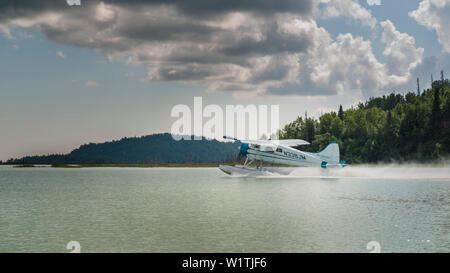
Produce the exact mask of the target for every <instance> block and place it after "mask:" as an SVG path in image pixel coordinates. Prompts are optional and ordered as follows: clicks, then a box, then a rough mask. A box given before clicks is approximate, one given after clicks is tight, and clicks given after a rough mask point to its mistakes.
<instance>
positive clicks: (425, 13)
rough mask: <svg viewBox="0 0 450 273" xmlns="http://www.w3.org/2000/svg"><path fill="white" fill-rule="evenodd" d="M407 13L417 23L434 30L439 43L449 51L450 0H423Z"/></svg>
mask: <svg viewBox="0 0 450 273" xmlns="http://www.w3.org/2000/svg"><path fill="white" fill-rule="evenodd" d="M408 14H409V16H410V17H412V18H414V19H415V20H416V21H417V22H418V23H419V24H421V25H423V26H425V27H427V28H428V29H430V30H435V31H436V34H437V35H438V40H439V43H440V44H441V45H442V47H443V49H444V50H445V51H446V52H449V53H450V27H449V26H450V0H424V1H422V2H420V4H419V7H418V9H417V10H413V11H411V12H409V13H408Z"/></svg>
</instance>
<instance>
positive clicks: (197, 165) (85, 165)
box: [0, 162, 449, 168]
mask: <svg viewBox="0 0 450 273" xmlns="http://www.w3.org/2000/svg"><path fill="white" fill-rule="evenodd" d="M236 164H240V163H239V162H222V163H220V162H216V163H160V164H146V163H143V164H138V163H134V164H125V163H117V164H116V163H111V164H97V163H83V164H0V167H1V166H9V167H13V168H183V167H184V168H205V167H219V165H236ZM351 166H355V167H356V166H358V167H387V166H390V167H402V166H403V167H404V166H418V167H448V166H449V163H448V162H433V163H430V162H428V163H424V162H404V163H398V162H397V163H359V164H349V165H348V166H347V168H348V167H351ZM269 167H294V168H295V166H286V165H269Z"/></svg>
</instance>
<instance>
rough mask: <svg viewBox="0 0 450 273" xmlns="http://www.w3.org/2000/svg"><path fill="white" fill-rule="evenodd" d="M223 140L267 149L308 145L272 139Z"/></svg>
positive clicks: (297, 140)
mask: <svg viewBox="0 0 450 273" xmlns="http://www.w3.org/2000/svg"><path fill="white" fill-rule="evenodd" d="M223 138H224V139H229V140H234V141H240V142H242V143H248V144H253V145H261V146H268V147H275V146H287V147H296V146H300V145H309V144H310V143H309V142H308V141H306V140H303V139H272V140H249V139H237V138H232V137H227V136H224V137H223Z"/></svg>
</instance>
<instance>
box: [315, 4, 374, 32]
mask: <svg viewBox="0 0 450 273" xmlns="http://www.w3.org/2000/svg"><path fill="white" fill-rule="evenodd" d="M318 1H319V3H322V4H324V8H323V10H322V11H321V16H322V17H323V18H335V17H339V16H345V17H349V18H353V19H355V20H358V21H360V22H361V23H362V24H363V25H366V26H369V27H371V28H375V26H376V24H377V20H376V19H375V17H373V16H372V14H371V13H370V11H369V10H367V9H365V8H364V7H362V6H361V5H360V4H359V3H358V1H357V0H356V1H354V0H339V1H336V0H318Z"/></svg>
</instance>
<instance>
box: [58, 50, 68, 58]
mask: <svg viewBox="0 0 450 273" xmlns="http://www.w3.org/2000/svg"><path fill="white" fill-rule="evenodd" d="M56 55H58V56H59V57H61V58H63V59H65V58H66V55H64V53H62V52H61V51H59V50H58V51H56Z"/></svg>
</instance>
